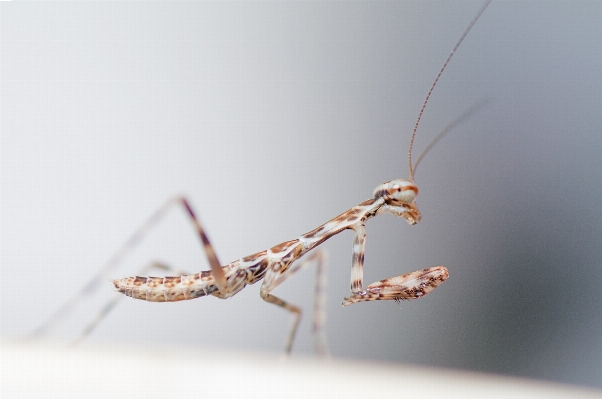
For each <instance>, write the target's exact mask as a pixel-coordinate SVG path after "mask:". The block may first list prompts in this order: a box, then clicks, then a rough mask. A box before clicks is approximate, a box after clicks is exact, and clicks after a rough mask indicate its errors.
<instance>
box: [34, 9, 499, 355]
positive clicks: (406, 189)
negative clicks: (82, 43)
mask: <svg viewBox="0 0 602 399" xmlns="http://www.w3.org/2000/svg"><path fill="white" fill-rule="evenodd" d="M489 3H490V1H487V2H486V3H485V4H484V5H483V7H482V8H481V9H480V10H479V12H478V13H477V15H476V16H475V18H474V19H473V20H472V21H471V22H470V24H469V25H468V27H467V29H466V30H465V32H464V33H463V35H462V36H461V38H460V39H459V40H458V42H457V44H456V46H455V47H454V49H453V50H452V52H451V53H450V55H449V57H448V59H447V60H446V61H445V63H444V65H443V67H442V68H441V70H440V71H439V74H438V75H437V77H436V78H435V80H434V82H433V84H432V86H431V88H430V90H429V92H428V94H427V97H426V99H425V101H424V104H423V106H422V108H421V110H420V113H419V116H418V118H417V120H416V123H415V126H414V131H413V133H412V136H411V140H410V145H409V150H408V168H409V177H408V178H405V179H394V180H390V181H387V182H385V183H382V184H380V185H378V186H377V187H376V188H375V190H374V192H373V198H370V199H368V200H366V201H363V202H361V203H360V204H359V205H357V206H354V207H352V208H350V209H349V210H347V211H345V212H343V213H342V214H340V215H339V216H337V217H335V218H333V219H331V220H330V221H328V222H326V223H324V224H322V225H321V226H319V227H317V228H315V229H314V230H312V231H309V232H307V233H305V234H302V235H300V236H298V237H297V238H295V239H292V240H288V241H284V242H282V243H280V244H277V245H275V246H273V247H271V248H269V249H266V250H263V251H260V252H257V253H254V254H252V255H248V256H245V257H242V258H240V259H239V260H236V261H234V262H231V263H228V264H225V265H223V264H222V263H221V262H220V261H219V259H218V256H217V253H216V252H217V251H216V250H215V249H214V247H213V245H212V243H211V241H210V239H209V234H208V232H207V229H206V228H205V227H204V225H203V224H202V223H201V222H200V218H199V217H197V215H196V213H195V211H194V210H193V209H192V206H191V205H190V201H189V200H188V199H187V198H185V197H182V196H176V197H174V198H172V199H170V200H168V201H167V202H166V203H165V204H164V205H163V206H162V207H160V208H159V210H158V211H157V212H156V213H155V214H154V215H153V216H152V217H151V218H150V219H149V220H148V221H147V222H146V223H145V224H144V225H143V226H142V227H141V228H140V229H139V230H138V231H137V232H136V233H134V235H133V236H132V237H131V238H130V240H128V241H127V242H126V243H125V244H124V246H123V247H122V248H121V249H119V250H118V252H117V254H116V255H115V256H114V257H113V259H112V260H111V261H110V262H109V265H108V267H105V268H103V270H101V272H100V273H99V274H98V275H97V276H96V277H94V278H93V280H92V282H91V283H90V284H89V285H88V286H86V287H85V288H84V289H83V290H82V292H87V291H90V290H92V289H95V288H96V286H97V285H98V284H99V281H101V280H102V277H104V276H106V274H107V273H108V272H109V271H111V270H112V269H113V267H114V265H116V264H118V263H119V261H121V260H122V259H123V258H124V257H125V255H126V254H127V253H128V252H129V251H130V250H131V249H132V248H134V247H135V246H136V245H137V243H138V242H139V241H141V239H142V238H143V237H144V236H145V234H146V233H147V232H148V231H149V230H150V229H151V228H152V227H154V225H155V224H156V223H158V221H159V220H160V219H161V218H162V217H163V216H164V215H165V214H166V213H167V212H168V211H169V210H170V209H172V208H173V207H175V206H180V207H182V209H184V211H185V213H186V214H187V215H188V217H189V219H190V220H191V222H192V224H193V226H194V228H195V230H196V233H197V235H198V237H199V239H200V241H201V243H202V246H203V248H204V250H205V253H206V257H207V259H208V262H209V265H210V270H208V271H202V272H198V273H194V274H188V273H184V272H179V271H176V272H177V273H176V274H177V275H174V276H168V277H125V278H119V279H113V280H112V283H113V285H114V287H115V289H116V290H117V291H118V292H120V293H122V294H125V295H126V296H130V297H132V298H135V299H142V300H146V301H151V302H175V301H181V300H190V299H195V298H199V297H203V296H208V295H213V296H216V297H218V298H221V299H227V298H230V297H232V296H234V295H235V294H237V293H238V292H240V291H241V290H242V289H243V288H245V286H246V285H251V284H254V283H257V282H260V281H261V282H262V285H261V288H260V296H261V298H262V299H263V300H264V301H266V302H268V303H272V304H275V305H277V306H279V307H282V308H283V309H285V310H287V311H289V312H290V313H291V314H292V316H293V322H292V325H291V327H290V330H289V334H288V338H287V340H286V345H285V352H286V353H290V352H291V350H292V346H293V342H294V339H295V335H296V332H297V329H298V325H299V322H300V317H301V309H300V308H299V307H297V306H295V305H294V304H291V303H289V302H288V301H286V300H284V299H282V298H280V297H279V296H275V295H274V294H272V293H271V291H272V290H273V289H274V288H276V287H277V286H278V285H280V284H281V283H282V282H284V281H285V280H286V279H288V278H289V277H291V276H292V275H294V274H295V273H296V272H297V271H299V270H301V269H302V268H303V267H305V266H308V265H310V264H317V270H318V280H317V284H316V285H317V287H316V309H315V311H314V332H315V336H316V350H317V352H318V353H319V354H326V353H327V345H326V343H325V338H324V330H323V324H324V319H325V318H324V315H323V307H324V305H323V291H324V287H323V286H324V284H323V280H324V273H325V265H326V263H327V261H326V255H325V253H324V252H318V251H314V252H310V251H312V250H314V249H315V248H316V247H317V246H319V245H320V244H322V243H323V242H325V241H326V240H328V239H329V238H331V237H333V236H334V235H337V234H338V233H340V232H342V231H345V230H353V231H354V239H353V255H352V267H351V284H350V285H351V295H350V296H349V297H347V298H345V300H344V302H343V305H344V306H348V305H351V304H355V303H358V302H368V301H378V300H394V301H400V300H408V299H418V298H421V297H423V296H425V295H426V294H428V293H429V292H431V291H432V290H434V289H435V288H437V287H438V286H439V285H440V284H441V283H442V282H444V281H445V280H446V279H447V278H448V271H447V269H446V268H445V267H443V266H434V267H429V268H425V269H420V270H417V271H414V272H411V273H407V274H402V275H399V276H396V277H391V278H387V279H383V280H380V281H377V282H375V283H372V284H369V285H367V286H364V281H363V268H364V249H365V237H366V231H365V227H364V226H365V223H366V222H367V220H369V219H371V218H373V217H375V216H377V215H380V214H384V213H389V214H392V215H394V216H398V217H401V218H403V219H404V220H405V221H406V222H407V223H409V224H410V225H414V224H417V223H418V222H420V221H421V214H420V212H419V210H418V208H417V206H416V203H415V199H416V196H417V194H418V187H417V185H416V183H415V182H414V171H415V170H416V167H417V165H418V162H419V161H420V160H421V159H422V156H420V157H418V159H417V161H416V162H415V163H413V162H412V147H413V142H414V137H415V136H416V132H417V129H418V126H419V123H420V120H421V117H422V114H423V112H424V109H425V107H426V104H427V102H428V100H429V98H430V95H431V93H432V91H433V89H434V87H435V85H436V84H437V82H438V80H439V78H440V76H441V74H442V73H443V71H444V70H445V68H446V66H447V64H448V62H449V61H450V60H451V58H452V56H453V55H454V53H455V52H456V50H457V48H458V47H459V46H460V44H461V43H462V41H463V40H464V38H465V36H466V34H468V32H469V31H470V29H471V28H472V26H473V25H474V24H475V22H476V21H477V19H478V18H479V17H480V15H481V13H482V12H483V11H484V10H485V8H486V7H487V6H488V5H489ZM451 125H453V123H452V124H451ZM447 131H448V129H444V130H443V131H442V132H441V133H440V134H439V135H438V136H436V138H435V139H434V141H436V140H437V139H438V138H439V137H440V136H441V135H442V134H444V133H445V132H447ZM429 148H430V145H429V146H427V149H426V150H428V149H429ZM423 154H424V153H423ZM304 256H305V259H302V258H303V257H304ZM152 268H159V269H165V270H173V268H171V267H170V266H168V265H167V264H164V263H159V262H154V263H152V264H150V265H149V267H147V268H145V270H144V271H149V270H150V269H152ZM81 295H83V294H82V293H80V294H78V295H76V296H75V297H74V298H73V299H72V300H71V301H69V302H67V303H66V305H65V306H64V307H63V308H61V310H59V312H57V314H56V315H55V316H53V317H51V319H49V320H48V322H46V323H45V324H44V325H42V326H41V327H40V329H38V331H37V333H38V334H42V333H44V332H45V331H46V330H47V329H48V328H49V326H51V325H52V324H54V323H55V322H56V321H57V320H59V319H60V318H61V317H63V315H64V314H65V313H66V312H68V311H69V309H70V307H72V306H73V304H74V303H76V302H77V300H78V297H79V296H81ZM117 298H119V297H117ZM115 303H116V300H114V301H112V302H111V303H110V304H109V305H108V306H107V307H106V308H105V309H104V310H103V311H102V312H101V313H100V314H99V316H98V317H97V318H96V319H95V321H94V322H93V323H92V324H90V325H89V326H88V327H87V328H86V330H85V331H84V333H83V335H82V337H83V336H85V335H87V334H88V333H89V332H90V331H92V330H93V329H94V327H95V326H96V325H97V323H98V322H99V321H100V320H101V319H102V317H104V315H106V314H107V313H108V311H110V310H111V309H112V308H113V306H114V305H115Z"/></svg>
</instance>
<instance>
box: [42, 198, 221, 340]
mask: <svg viewBox="0 0 602 399" xmlns="http://www.w3.org/2000/svg"><path fill="white" fill-rule="evenodd" d="M178 205H181V206H182V207H183V208H184V211H185V213H186V215H188V217H190V219H191V221H192V223H193V225H194V227H195V229H196V231H197V233H198V234H199V238H200V239H201V243H202V245H203V248H204V250H205V254H206V255H207V259H208V260H209V264H210V265H211V271H212V272H213V275H214V277H215V282H216V285H217V286H218V288H220V289H221V288H223V287H225V285H226V279H225V277H224V273H223V271H222V268H221V266H220V263H219V260H218V258H217V256H216V254H215V251H214V250H213V246H212V245H211V242H210V241H209V238H208V237H207V234H206V232H205V229H204V228H203V227H202V225H201V223H200V221H199V219H198V218H197V217H196V215H195V213H194V211H193V210H192V208H191V206H190V204H189V202H188V201H187V200H186V198H184V197H182V196H175V197H173V198H170V199H169V200H168V201H166V202H165V203H164V204H163V205H162V206H161V207H160V208H159V209H157V210H156V211H155V213H153V214H152V215H151V217H150V218H148V219H147V220H146V221H145V222H144V223H143V224H142V225H141V226H140V227H139V228H138V229H137V230H136V231H135V232H134V234H132V235H131V236H130V238H129V239H128V240H127V241H126V242H125V243H124V244H123V245H122V246H121V247H120V248H119V249H118V250H117V252H115V254H114V255H113V256H112V257H111V258H110V259H109V261H108V262H107V263H106V264H105V265H104V266H103V267H102V268H101V269H100V270H99V271H98V273H96V275H95V276H94V277H92V279H91V280H90V282H89V283H88V284H86V285H85V286H84V287H83V288H82V289H81V290H80V291H79V292H77V293H76V294H75V295H74V296H73V297H71V298H70V299H69V300H68V301H67V302H65V303H64V304H63V306H61V307H60V308H59V309H58V310H57V311H56V312H55V313H54V314H52V315H51V316H50V317H49V318H48V319H47V320H46V321H45V322H44V323H42V325H40V326H39V327H38V328H37V329H36V330H35V331H34V332H33V337H34V338H36V337H41V336H44V335H46V334H48V332H49V331H50V330H51V329H52V328H53V326H55V325H57V324H59V323H60V322H61V321H62V320H64V319H65V318H66V317H67V316H68V315H69V314H70V313H71V312H72V311H73V309H74V308H75V306H76V305H77V304H78V303H80V302H81V301H82V300H83V299H84V298H85V297H87V296H89V295H92V294H93V293H94V292H95V291H96V289H97V288H98V286H99V285H100V282H104V281H106V280H107V278H108V275H109V273H111V272H112V271H113V270H114V269H116V268H117V266H118V265H119V264H120V263H121V262H122V261H123V260H124V259H125V258H126V257H127V255H128V254H129V253H130V252H131V251H132V250H133V249H134V248H135V247H136V246H137V245H138V244H139V243H140V242H141V241H142V239H143V238H144V237H145V236H146V235H147V234H148V233H149V231H151V230H152V229H153V228H154V227H155V226H156V225H157V224H158V223H159V222H160V221H161V219H163V217H165V215H166V214H167V213H168V212H169V211H170V210H171V209H172V208H173V207H174V206H178Z"/></svg>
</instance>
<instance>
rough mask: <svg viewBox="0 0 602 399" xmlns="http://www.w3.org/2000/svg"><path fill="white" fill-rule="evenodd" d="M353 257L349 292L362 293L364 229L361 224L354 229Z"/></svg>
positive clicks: (364, 246) (364, 248) (364, 247)
mask: <svg viewBox="0 0 602 399" xmlns="http://www.w3.org/2000/svg"><path fill="white" fill-rule="evenodd" d="M354 230H355V236H354V237H353V257H352V259H351V292H352V293H353V294H361V293H363V292H364V253H365V251H366V228H365V227H364V225H363V224H358V225H357V226H355V227H354Z"/></svg>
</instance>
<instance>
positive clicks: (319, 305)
mask: <svg viewBox="0 0 602 399" xmlns="http://www.w3.org/2000/svg"><path fill="white" fill-rule="evenodd" d="M314 263H315V264H316V266H317V267H316V287H315V292H314V314H313V326H312V331H313V338H314V348H315V350H316V354H317V355H318V356H328V355H329V351H328V344H327V341H326V334H325V330H324V326H325V324H326V293H325V287H326V281H327V278H326V277H327V274H326V268H327V263H328V256H327V254H326V252H325V251H324V250H319V251H316V252H314V253H312V254H310V255H309V256H308V257H307V258H306V259H303V260H302V261H300V262H299V263H297V264H295V263H293V264H292V265H291V266H290V268H288V269H286V270H285V271H284V272H280V271H279V268H278V267H277V266H276V265H277V263H273V264H272V265H270V267H269V269H268V271H267V273H266V276H265V278H264V280H263V283H262V285H261V289H260V293H259V294H260V296H261V298H262V299H263V300H264V301H266V302H269V303H272V304H274V305H277V306H280V307H281V308H284V309H286V310H287V311H289V312H291V315H292V317H293V318H292V322H291V327H290V329H289V334H288V337H287V340H286V345H285V352H286V353H287V354H290V352H291V349H292V346H293V342H294V341H295V336H296V334H297V330H298V328H299V323H300V322H301V313H302V311H301V308H299V307H298V306H295V305H292V304H290V303H288V302H286V301H284V300H282V299H281V298H279V297H277V296H275V295H272V294H270V292H271V291H272V290H273V289H274V288H276V287H277V286H278V285H280V284H281V283H282V282H284V281H285V280H287V279H288V278H289V277H291V276H292V275H294V274H295V273H296V272H298V271H299V270H301V269H304V268H306V267H308V266H310V265H312V264H314Z"/></svg>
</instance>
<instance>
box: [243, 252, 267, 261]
mask: <svg viewBox="0 0 602 399" xmlns="http://www.w3.org/2000/svg"><path fill="white" fill-rule="evenodd" d="M267 253H268V251H267V250H265V251H261V252H257V253H256V254H253V255H249V256H245V257H244V258H242V259H241V261H243V262H245V263H246V262H255V261H256V260H257V259H259V258H261V257H262V256H266V254H267Z"/></svg>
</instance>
